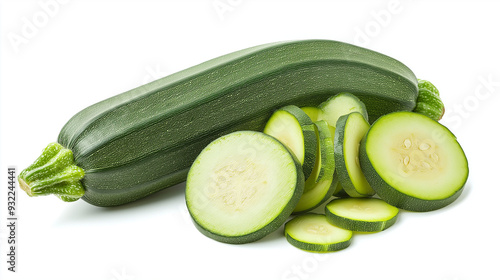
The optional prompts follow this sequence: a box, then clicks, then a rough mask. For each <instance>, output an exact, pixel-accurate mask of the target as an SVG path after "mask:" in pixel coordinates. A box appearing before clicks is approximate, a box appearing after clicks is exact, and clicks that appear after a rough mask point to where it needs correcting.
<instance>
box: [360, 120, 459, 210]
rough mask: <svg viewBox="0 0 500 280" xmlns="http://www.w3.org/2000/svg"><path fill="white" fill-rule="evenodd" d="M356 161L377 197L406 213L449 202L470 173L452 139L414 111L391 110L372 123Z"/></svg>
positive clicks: (451, 136) (436, 206)
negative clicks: (393, 111) (404, 210)
mask: <svg viewBox="0 0 500 280" xmlns="http://www.w3.org/2000/svg"><path fill="white" fill-rule="evenodd" d="M360 162H361V167H362V170H363V172H364V174H365V175H366V179H367V180H368V182H370V185H371V186H372V187H373V188H374V189H375V191H376V192H377V194H378V195H379V196H380V198H382V199H383V200H385V201H386V202H387V203H389V204H391V205H394V206H396V207H398V208H402V209H406V210H410V211H431V210H435V209H439V208H442V207H444V206H446V205H448V204H450V203H452V202H453V201H455V200H456V199H457V198H458V197H459V196H460V194H461V192H462V190H463V187H464V185H465V183H466V181H467V178H468V175H469V167H468V163H467V158H466V157H465V153H464V151H463V150H462V147H461V146H460V144H459V143H458V142H457V139H456V137H455V135H453V134H452V133H451V132H450V131H449V130H448V129H447V128H446V127H444V126H443V125H441V124H440V123H438V122H437V121H434V120H433V119H431V118H429V117H427V116H424V115H422V114H419V113H414V112H395V113H391V114H387V115H385V116H382V117H380V118H379V119H378V120H377V121H375V123H374V124H373V125H372V127H371V128H370V130H369V131H368V133H367V134H366V136H365V137H364V139H363V141H362V142H361V148H360Z"/></svg>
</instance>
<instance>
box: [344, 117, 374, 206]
mask: <svg viewBox="0 0 500 280" xmlns="http://www.w3.org/2000/svg"><path fill="white" fill-rule="evenodd" d="M369 128H370V124H368V122H367V121H366V119H365V118H364V117H363V116H362V115H361V114H360V113H358V112H353V113H350V114H348V115H343V116H341V117H340V118H339V120H338V121H337V128H336V130H335V139H334V147H335V165H336V166H335V167H336V170H337V173H338V176H339V181H340V184H341V185H342V187H343V188H344V190H345V192H346V193H347V194H348V195H349V196H352V197H364V196H371V195H374V194H375V191H374V190H373V188H372V187H371V186H370V184H369V183H368V181H367V180H366V178H365V176H364V174H363V172H362V171H361V167H360V163H359V145H360V142H361V139H363V137H364V136H365V134H366V132H367V131H368V129H369Z"/></svg>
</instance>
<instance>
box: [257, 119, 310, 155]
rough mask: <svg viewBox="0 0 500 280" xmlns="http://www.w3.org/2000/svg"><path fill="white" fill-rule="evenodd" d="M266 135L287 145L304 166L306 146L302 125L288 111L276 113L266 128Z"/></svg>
mask: <svg viewBox="0 0 500 280" xmlns="http://www.w3.org/2000/svg"><path fill="white" fill-rule="evenodd" d="M264 133H265V134H268V135H271V136H273V137H274V138H276V139H278V140H280V142H281V143H283V144H285V145H286V146H287V147H288V148H289V149H290V150H292V152H293V153H294V154H295V156H296V157H297V159H298V160H299V162H300V163H301V164H304V158H305V145H306V143H304V133H303V131H302V127H301V124H300V123H299V121H298V120H297V118H295V116H294V115H292V114H290V113H289V112H287V111H282V110H279V111H276V112H275V113H274V114H273V115H272V116H271V118H270V119H269V121H268V122H267V124H266V127H265V128H264Z"/></svg>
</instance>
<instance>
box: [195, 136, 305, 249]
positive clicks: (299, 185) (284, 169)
mask: <svg viewBox="0 0 500 280" xmlns="http://www.w3.org/2000/svg"><path fill="white" fill-rule="evenodd" d="M303 190H304V175H303V173H302V168H301V166H300V163H299V162H298V161H297V159H296V158H295V156H294V155H293V154H292V153H291V152H289V150H288V149H287V148H286V147H285V146H284V145H283V144H282V143H280V142H279V141H278V140H276V139H275V138H273V137H271V136H268V135H266V134H264V133H261V132H255V131H240V132H234V133H231V134H228V135H225V136H222V137H220V138H218V139H216V140H214V141H213V142H211V143H210V144H209V145H208V146H207V147H205V149H203V151H202V152H201V153H200V155H199V156H198V157H197V158H196V160H195V161H194V163H193V165H192V166H191V168H190V170H189V173H188V177H187V182H186V204H187V208H188V210H189V213H190V214H191V217H192V218H193V220H194V223H195V225H196V226H197V228H198V229H199V230H200V231H201V232H202V233H203V234H205V235H206V236H208V237H210V238H212V239H215V240H218V241H221V242H226V243H247V242H252V241H255V240H258V239H260V238H262V237H264V236H266V235H267V234H269V233H271V232H273V231H275V230H276V229H278V228H279V227H280V226H281V225H282V224H283V223H284V222H285V221H286V219H287V218H288V217H289V216H290V214H291V213H292V211H293V209H294V208H295V206H296V205H297V202H298V201H299V198H300V195H301V194H302V192H303Z"/></svg>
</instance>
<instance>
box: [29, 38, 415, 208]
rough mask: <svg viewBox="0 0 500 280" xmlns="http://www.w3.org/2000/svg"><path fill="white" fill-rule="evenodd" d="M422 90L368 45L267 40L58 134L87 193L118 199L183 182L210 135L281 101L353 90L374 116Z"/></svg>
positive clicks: (256, 121) (98, 110)
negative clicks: (366, 46)
mask: <svg viewBox="0 0 500 280" xmlns="http://www.w3.org/2000/svg"><path fill="white" fill-rule="evenodd" d="M367 77H368V78H367ZM417 90H418V88H417V79H416V77H415V75H414V74H413V72H412V71H411V70H410V69H409V68H408V67H406V66H405V65H403V64H402V63H400V62H399V61H397V60H395V59H393V58H390V57H388V56H385V55H383V54H380V53H377V52H374V51H371V50H368V49H364V48H360V47H357V46H353V45H350V44H346V43H342V42H336V41H328V40H305V41H288V42H278V43H271V44H266V45H261V46H256V47H252V48H248V49H245V50H241V51H237V52H234V53H231V54H228V55H225V56H222V57H219V58H215V59H213V60H210V61H207V62H204V63H202V64H200V65H197V66H194V67H191V68H188V69H186V70H183V71H180V72H177V73H175V74H172V75H170V76H167V77H165V78H162V79H159V80H157V81H154V82H151V83H149V84H146V85H143V86H140V87H138V88H135V89H132V90H130V91H127V92H125V93H122V94H119V95H116V96H114V97H111V98H109V99H106V100H104V101H101V102H99V103H97V104H94V105H92V106H90V107H87V108H85V109H84V110H82V111H80V112H79V113H77V114H76V115H75V116H74V117H73V118H71V119H70V120H69V121H68V122H67V123H66V125H65V126H64V127H63V129H62V130H61V132H60V134H59V137H58V140H57V142H58V143H59V144H61V145H62V146H63V147H64V148H66V149H69V150H70V151H71V152H72V153H73V155H74V162H75V165H76V166H78V167H80V168H81V169H83V170H84V171H85V176H84V177H83V179H81V184H82V186H83V189H84V190H85V192H84V194H83V196H82V199H84V200H85V201H87V202H89V203H91V204H94V205H98V206H115V205H121V204H124V203H128V202H131V201H134V200H137V199H140V198H143V197H145V196H148V195H150V194H152V193H155V192H157V191H159V190H162V189H165V188H167V187H170V186H173V185H176V184H178V183H181V182H183V181H185V180H186V176H187V173H188V171H189V168H190V166H191V164H192V162H193V161H194V159H195V158H196V156H197V155H198V154H199V152H200V151H201V150H202V149H203V148H204V147H205V146H206V145H208V144H209V143H210V142H211V141H212V140H214V139H216V138H218V137H220V136H222V135H225V134H228V133H230V132H234V131H238V130H255V131H262V129H263V128H264V125H265V124H266V122H267V120H268V119H269V117H270V116H271V114H272V113H273V112H274V110H276V109H278V108H280V107H282V106H285V105H288V104H294V105H297V106H317V105H318V104H320V103H321V102H322V101H324V100H326V99H327V98H328V97H330V96H332V95H333V94H336V93H339V92H351V93H353V94H355V95H356V96H357V97H359V98H360V99H361V101H363V102H364V103H365V104H367V111H368V114H369V115H370V118H371V119H373V120H374V119H376V118H378V117H379V116H381V115H383V114H387V113H389V112H392V111H398V110H407V111H411V110H413V109H414V107H415V105H416V100H417V96H418V91H417ZM146 108H147V110H146ZM47 176H49V177H51V176H52V174H47ZM42 181H43V180H42ZM25 185H26V186H25V189H30V183H29V182H25ZM28 193H29V191H28ZM48 193H50V191H49V188H45V191H44V194H48Z"/></svg>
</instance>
